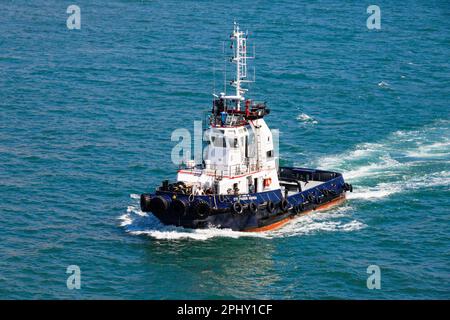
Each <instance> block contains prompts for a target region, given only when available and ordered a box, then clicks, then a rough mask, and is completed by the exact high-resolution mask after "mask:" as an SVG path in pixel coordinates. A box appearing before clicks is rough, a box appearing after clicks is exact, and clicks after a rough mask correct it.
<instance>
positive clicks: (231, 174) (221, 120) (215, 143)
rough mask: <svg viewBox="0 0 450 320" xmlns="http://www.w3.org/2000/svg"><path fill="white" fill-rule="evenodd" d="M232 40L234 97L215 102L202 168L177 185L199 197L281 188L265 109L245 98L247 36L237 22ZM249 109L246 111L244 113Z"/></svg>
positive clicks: (188, 171)
mask: <svg viewBox="0 0 450 320" xmlns="http://www.w3.org/2000/svg"><path fill="white" fill-rule="evenodd" d="M230 38H231V40H232V45H231V47H232V48H233V57H232V58H231V62H233V63H235V64H236V77H235V79H234V80H233V81H231V86H233V87H234V88H235V89H236V91H235V95H226V94H224V93H221V94H220V96H219V97H217V99H215V100H214V104H213V110H212V114H211V116H210V126H209V127H208V129H206V130H205V132H204V140H205V141H206V144H207V145H206V147H205V149H204V154H203V163H202V164H201V165H194V163H191V164H186V166H185V168H183V169H180V170H179V171H178V177H177V180H178V181H181V182H184V183H185V184H186V185H188V186H192V190H193V193H195V194H205V193H206V194H208V193H211V194H236V195H238V194H239V195H241V194H248V193H256V192H264V191H270V190H275V189H279V188H280V185H279V182H278V172H277V161H276V159H275V153H274V143H273V140H272V132H271V131H270V129H269V127H268V126H267V124H266V122H265V121H264V119H263V117H264V115H266V114H268V113H269V110H268V109H267V108H266V106H265V104H262V103H254V102H253V101H251V100H246V99H245V97H244V94H245V92H247V89H244V88H243V87H242V84H243V83H245V82H249V80H247V60H248V59H250V57H247V36H246V35H245V34H244V33H243V32H242V31H240V30H239V26H238V25H237V24H236V23H235V25H234V30H233V33H232V34H231V36H230ZM242 104H245V110H241V107H242Z"/></svg>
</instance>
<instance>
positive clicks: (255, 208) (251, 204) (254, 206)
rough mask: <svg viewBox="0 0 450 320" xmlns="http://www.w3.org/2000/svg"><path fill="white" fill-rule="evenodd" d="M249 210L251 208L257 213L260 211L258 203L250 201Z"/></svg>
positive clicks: (252, 211) (251, 210)
mask: <svg viewBox="0 0 450 320" xmlns="http://www.w3.org/2000/svg"><path fill="white" fill-rule="evenodd" d="M248 210H249V211H250V212H251V213H253V214H255V213H257V212H258V205H257V204H256V203H254V202H250V203H249V204H248Z"/></svg>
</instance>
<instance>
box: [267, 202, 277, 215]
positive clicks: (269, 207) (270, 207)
mask: <svg viewBox="0 0 450 320" xmlns="http://www.w3.org/2000/svg"><path fill="white" fill-rule="evenodd" d="M266 209H267V212H269V213H272V212H273V211H274V210H275V205H274V204H273V202H272V201H270V200H269V201H267V204H266Z"/></svg>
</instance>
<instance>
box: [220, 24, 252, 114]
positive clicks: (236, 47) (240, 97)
mask: <svg viewBox="0 0 450 320" xmlns="http://www.w3.org/2000/svg"><path fill="white" fill-rule="evenodd" d="M247 38H248V31H246V32H245V33H244V32H243V31H241V30H240V28H239V25H238V24H237V23H236V21H235V22H234V28H233V32H232V34H231V35H230V40H231V41H232V43H231V46H230V48H231V49H232V50H233V57H231V59H230V62H232V63H235V64H236V77H235V79H234V80H232V81H230V85H231V86H232V87H234V88H235V90H236V91H235V92H236V93H235V95H229V96H228V95H225V96H224V97H223V98H225V99H228V100H232V101H234V102H235V103H236V110H240V109H241V101H244V100H245V97H244V94H245V93H246V92H247V91H248V89H246V88H243V87H242V84H243V83H249V82H254V81H253V80H250V79H247V60H248V59H253V58H254V57H248V56H247ZM223 49H224V50H225V45H223ZM225 61H227V59H226V60H225ZM253 73H254V74H255V73H256V71H255V70H254V72H253ZM226 84H227V81H226V65H225V79H224V86H225V89H224V91H225V90H226ZM225 93H226V91H225Z"/></svg>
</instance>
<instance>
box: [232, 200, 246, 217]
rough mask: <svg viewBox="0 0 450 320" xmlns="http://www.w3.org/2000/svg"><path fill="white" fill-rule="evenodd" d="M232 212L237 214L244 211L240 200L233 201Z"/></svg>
mask: <svg viewBox="0 0 450 320" xmlns="http://www.w3.org/2000/svg"><path fill="white" fill-rule="evenodd" d="M233 212H234V213H237V214H242V212H244V206H243V205H242V203H240V202H235V203H233Z"/></svg>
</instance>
